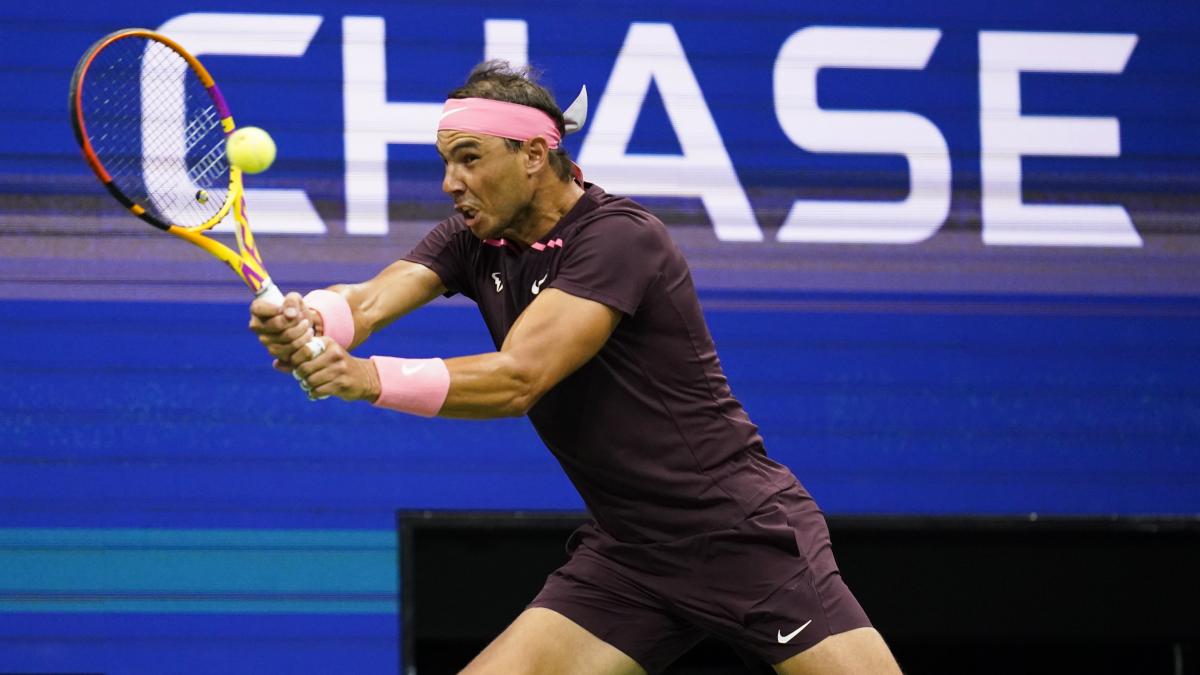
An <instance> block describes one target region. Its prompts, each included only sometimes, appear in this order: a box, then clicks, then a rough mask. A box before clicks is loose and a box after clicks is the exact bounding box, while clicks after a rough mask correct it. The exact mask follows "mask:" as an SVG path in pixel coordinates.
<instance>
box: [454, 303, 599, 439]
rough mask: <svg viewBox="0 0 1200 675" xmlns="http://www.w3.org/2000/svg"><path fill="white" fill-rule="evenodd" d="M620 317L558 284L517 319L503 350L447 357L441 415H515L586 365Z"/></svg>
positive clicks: (518, 414)
mask: <svg viewBox="0 0 1200 675" xmlns="http://www.w3.org/2000/svg"><path fill="white" fill-rule="evenodd" d="M620 321H621V313H620V312H618V311H617V310H615V309H613V308H611V307H609V306H607V305H604V304H601V303H599V302H596V301H594V300H588V299H585V298H580V297H576V296H574V295H570V294H569V293H564V292H563V291H560V290H558V289H556V288H548V289H546V290H544V291H542V294H541V295H539V296H538V298H537V300H536V301H534V302H533V303H531V304H530V305H529V306H528V307H527V308H525V311H524V312H522V313H521V316H519V317H517V320H516V322H515V323H514V324H513V327H512V329H511V330H509V331H508V335H507V336H506V337H505V338H504V344H503V345H501V347H500V351H498V352H491V353H489V354H478V355H475V356H463V357H459V358H455V359H447V360H446V368H447V369H449V371H450V393H449V394H448V395H447V396H446V403H445V404H443V405H442V409H441V411H440V412H439V413H438V415H439V416H440V417H463V418H491V417H517V416H521V415H524V414H525V413H527V412H529V409H530V408H532V407H533V405H534V404H535V403H537V402H538V401H539V400H540V399H541V398H542V396H543V395H544V394H545V393H546V392H548V391H550V389H552V388H553V387H554V385H556V384H558V383H559V382H561V381H562V380H563V379H565V378H566V377H567V376H568V375H570V374H571V373H573V372H575V371H576V370H578V369H579V367H580V366H582V365H583V364H584V363H587V362H588V361H589V360H590V359H591V358H592V357H593V356H595V355H596V353H597V352H599V351H600V348H601V347H603V346H604V343H605V342H607V341H608V338H609V336H610V335H612V332H613V331H614V330H616V328H617V324H618V323H619V322H620Z"/></svg>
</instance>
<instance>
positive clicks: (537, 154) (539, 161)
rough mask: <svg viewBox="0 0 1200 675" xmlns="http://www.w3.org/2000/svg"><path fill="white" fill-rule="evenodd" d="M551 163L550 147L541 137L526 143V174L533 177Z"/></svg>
mask: <svg viewBox="0 0 1200 675" xmlns="http://www.w3.org/2000/svg"><path fill="white" fill-rule="evenodd" d="M549 161H550V145H549V144H547V143H546V139H544V138H542V137H541V136H535V137H534V138H531V139H529V140H528V141H526V142H525V172H526V173H527V174H528V175H530V176H532V175H534V174H536V173H537V172H539V171H541V170H542V167H544V166H546V164H547V163H548V162H549Z"/></svg>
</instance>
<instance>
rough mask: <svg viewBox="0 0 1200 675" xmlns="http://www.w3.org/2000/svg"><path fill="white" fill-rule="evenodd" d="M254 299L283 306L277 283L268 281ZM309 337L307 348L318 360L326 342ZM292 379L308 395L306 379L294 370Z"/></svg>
mask: <svg viewBox="0 0 1200 675" xmlns="http://www.w3.org/2000/svg"><path fill="white" fill-rule="evenodd" d="M254 299H255V300H265V301H267V302H269V303H271V304H272V305H274V306H275V307H279V306H281V305H282V304H283V292H282V291H280V290H279V287H278V286H276V285H275V282H273V281H271V280H270V279H268V280H267V283H265V284H263V287H262V288H261V289H259V291H258V295H256V296H254ZM308 335H309V340H308V344H306V345H305V347H306V348H308V350H309V352H311V353H312V355H313V358H316V357H317V356H320V355H321V353H322V352H324V351H325V342H324V340H322V339H321V338H319V337H317V336H316V335H314V334H313V333H312V332H311V331H310V332H309V334H308ZM292 377H293V378H295V379H296V381H297V382H299V383H300V388H301V389H303V390H304V391H305V393H307V392H308V391H309V386H308V383H307V382H305V381H304V378H302V377H300V373H297V372H296V371H294V370H293V371H292ZM327 398H329V397H328V396H317V397H310V399H309V400H312V401H322V400H325V399H327Z"/></svg>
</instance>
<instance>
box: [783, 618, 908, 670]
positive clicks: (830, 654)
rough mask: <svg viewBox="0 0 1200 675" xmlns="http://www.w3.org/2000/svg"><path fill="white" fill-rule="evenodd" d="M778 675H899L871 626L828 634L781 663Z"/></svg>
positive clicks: (880, 638) (888, 651)
mask: <svg viewBox="0 0 1200 675" xmlns="http://www.w3.org/2000/svg"><path fill="white" fill-rule="evenodd" d="M775 672H777V673H780V675H900V666H899V665H897V664H896V659H895V658H894V657H893V656H892V652H891V650H889V649H888V646H887V645H886V644H885V643H884V641H883V636H881V635H880V634H879V631H877V630H875V629H874V628H856V629H854V630H850V631H846V632H845V633H838V634H837V635H830V636H829V637H827V638H825V639H824V640H821V641H820V642H818V643H817V644H816V645H815V646H813V647H810V648H808V649H806V650H804V651H802V652H800V653H799V654H797V655H795V656H793V657H792V658H790V659H788V660H786V661H784V662H783V663H777V664H775Z"/></svg>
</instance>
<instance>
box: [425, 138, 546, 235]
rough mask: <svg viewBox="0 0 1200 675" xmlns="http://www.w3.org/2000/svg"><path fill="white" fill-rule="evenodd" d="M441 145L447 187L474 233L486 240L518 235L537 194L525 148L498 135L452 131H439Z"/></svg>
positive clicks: (443, 187)
mask: <svg viewBox="0 0 1200 675" xmlns="http://www.w3.org/2000/svg"><path fill="white" fill-rule="evenodd" d="M437 150H438V154H440V155H441V156H442V160H443V161H444V162H445V164H446V173H445V176H444V177H443V179H442V191H443V192H445V193H446V194H448V195H450V197H451V198H452V199H453V200H454V208H455V210H456V211H458V212H459V213H461V214H462V215H463V218H464V219H465V220H466V223H467V227H468V228H470V230H471V233H472V234H474V235H475V236H476V237H479V238H480V239H499V238H502V237H504V236H511V235H512V234H515V233H514V232H513V229H514V228H519V227H521V226H522V225H523V222H522V221H523V219H524V218H523V216H524V215H525V214H526V213H527V212H528V210H529V204H530V200H531V199H532V192H531V182H530V180H529V176H528V174H527V173H526V171H525V163H524V157H525V153H523V152H520V151H518V152H513V151H512V150H510V149H509V148H508V145H507V144H506V143H505V141H504V139H502V138H499V137H497V136H488V135H485V134H477V133H471V132H467V131H450V130H446V131H439V132H438V140H437Z"/></svg>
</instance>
